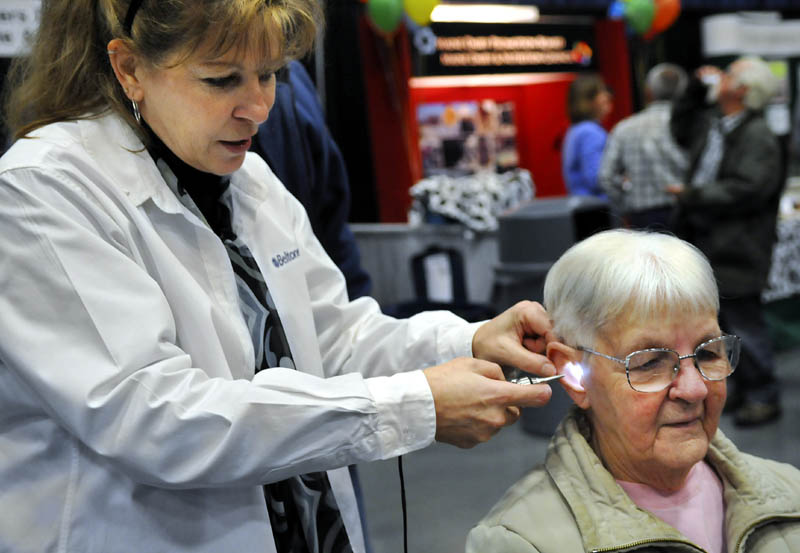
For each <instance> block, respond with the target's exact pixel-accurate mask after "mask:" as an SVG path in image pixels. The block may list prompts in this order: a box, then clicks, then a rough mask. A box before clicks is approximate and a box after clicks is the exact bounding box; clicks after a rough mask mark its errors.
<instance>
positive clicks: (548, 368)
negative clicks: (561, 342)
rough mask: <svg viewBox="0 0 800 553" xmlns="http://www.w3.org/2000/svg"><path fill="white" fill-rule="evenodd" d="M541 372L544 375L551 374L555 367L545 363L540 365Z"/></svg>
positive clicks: (554, 372) (554, 371) (553, 372)
mask: <svg viewBox="0 0 800 553" xmlns="http://www.w3.org/2000/svg"><path fill="white" fill-rule="evenodd" d="M542 372H543V373H544V376H553V375H554V374H556V368H555V367H554V366H553V365H552V364H551V363H545V364H544V365H542Z"/></svg>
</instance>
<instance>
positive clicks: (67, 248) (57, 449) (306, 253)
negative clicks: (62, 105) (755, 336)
mask: <svg viewBox="0 0 800 553" xmlns="http://www.w3.org/2000/svg"><path fill="white" fill-rule="evenodd" d="M34 135H35V136H36V137H37V138H34V139H25V140H21V141H18V142H17V143H16V144H15V145H14V146H13V147H12V148H11V149H10V150H9V152H8V153H7V154H6V155H5V156H4V157H3V158H2V160H0V313H1V314H2V321H3V324H2V332H0V513H2V514H0V551H13V552H14V553H27V552H31V553H46V552H53V551H59V552H67V551H70V552H72V551H75V552H81V553H95V552H97V553H116V552H136V553H140V552H165V553H166V552H169V553H179V552H183V551H186V552H192V553H201V552H215V553H221V552H235V553H247V552H256V551H257V552H264V551H274V543H273V540H272V537H271V530H270V526H269V520H268V517H267V513H266V508H265V503H264V498H263V495H262V491H261V487H260V485H261V484H262V483H265V482H272V481H277V480H281V479H284V478H286V477H288V476H291V475H295V474H300V473H304V472H310V471H317V470H328V474H329V478H330V480H331V483H332V486H333V488H334V493H335V496H336V499H337V502H338V503H339V505H340V506H341V508H342V512H343V516H344V519H345V524H346V527H347V530H348V533H349V535H350V536H351V540H352V541H353V543H354V545H355V550H356V551H361V550H363V537H362V534H361V528H360V525H359V522H358V514H357V511H356V507H355V499H354V494H353V490H352V485H351V483H350V480H349V476H348V474H347V470H346V468H339V467H345V466H346V465H348V464H351V463H356V462H361V461H369V460H374V459H383V458H388V457H392V456H397V455H400V454H403V453H406V452H409V451H412V450H415V449H418V448H421V447H424V446H426V445H428V444H429V443H431V442H432V440H433V437H434V433H435V413H434V409H433V400H432V397H431V393H430V388H429V387H428V385H427V381H426V380H425V377H424V375H423V374H422V373H421V372H420V371H419V370H417V369H420V368H423V367H426V366H430V365H434V364H438V363H441V362H443V361H445V360H447V359H450V358H453V357H456V356H465V355H466V356H468V355H471V342H472V336H473V333H474V330H475V325H469V324H467V323H465V322H464V321H462V320H461V319H458V318H456V317H455V316H453V315H450V314H446V313H443V312H439V313H429V314H423V315H420V316H417V317H414V318H412V319H410V320H408V321H397V320H394V319H391V318H389V317H385V316H383V315H382V314H381V313H380V311H379V309H378V306H377V305H376V303H375V302H374V301H373V300H371V299H368V298H362V299H359V300H356V301H353V302H348V299H347V294H346V290H345V284H344V279H343V277H342V275H341V273H340V272H339V271H338V269H337V268H336V267H335V265H334V264H333V263H332V262H331V261H330V259H329V258H328V257H327V255H326V254H325V253H324V251H323V249H322V248H321V246H320V245H319V243H318V242H317V240H316V238H315V237H314V236H313V234H312V232H311V227H310V225H309V222H308V219H307V217H306V215H305V212H304V211H303V208H302V207H301V206H300V204H299V203H298V202H297V201H296V200H295V199H294V198H293V197H292V196H291V195H290V194H289V193H288V192H287V191H286V190H285V189H284V188H283V186H282V185H281V184H280V182H279V181H278V180H277V179H276V178H275V176H274V175H273V174H272V172H271V171H270V170H269V168H268V167H267V166H266V164H265V163H264V162H263V161H262V160H261V159H260V158H258V157H257V156H255V155H250V154H248V156H247V159H246V161H245V163H244V165H243V167H242V168H241V169H240V170H239V171H237V172H236V173H234V174H233V176H232V180H231V190H232V194H233V202H234V214H235V216H234V217H235V218H234V221H233V224H234V230H235V232H236V233H237V234H238V235H239V236H241V237H242V238H243V239H244V240H245V242H246V243H247V244H248V245H249V246H250V248H251V250H252V252H253V254H254V256H255V258H256V260H257V262H258V264H259V267H260V268H261V270H262V273H263V275H264V278H265V280H266V282H267V285H268V287H269V289H270V292H271V294H272V296H273V298H274V300H275V303H276V305H277V308H278V310H279V312H280V314H281V319H282V321H283V324H284V326H285V329H286V334H287V336H288V340H289V344H290V347H291V350H292V353H293V355H294V359H295V363H296V365H297V367H298V370H296V371H295V370H288V369H281V368H276V369H270V370H267V371H262V372H260V373H259V374H257V375H255V376H254V374H253V366H254V353H253V344H252V342H251V339H250V337H249V334H248V332H247V329H246V327H245V323H244V319H243V317H242V314H241V312H240V307H239V302H238V294H237V291H236V286H235V281H234V277H233V272H232V269H231V266H230V262H229V260H228V256H227V254H226V252H225V249H224V247H223V246H222V244H221V243H220V241H219V240H218V239H217V237H216V236H215V235H214V234H213V232H212V231H211V230H210V229H209V228H208V227H207V226H206V225H205V224H204V223H203V222H202V221H201V220H200V219H199V218H198V217H196V216H195V215H194V214H193V213H192V212H191V211H189V210H187V209H186V208H185V207H184V206H183V204H182V203H181V202H180V201H179V200H178V198H177V197H176V196H175V195H174V194H173V192H172V190H171V188H170V187H169V186H168V184H167V183H166V182H165V180H164V178H163V177H162V176H161V173H160V172H159V170H158V168H157V167H156V165H155V164H154V163H153V161H152V159H151V158H150V157H149V155H148V153H147V152H146V151H145V150H143V148H142V145H141V143H140V141H139V140H138V139H137V138H136V136H135V135H134V133H133V132H132V131H131V129H130V128H129V127H128V126H127V125H126V124H125V123H124V122H122V121H121V120H120V119H118V118H117V117H115V116H113V115H107V116H103V117H100V118H96V119H86V120H81V121H77V122H69V123H58V124H54V125H49V126H47V127H44V128H42V129H40V130H38V131H37V132H35V133H34ZM409 371H410V372H409ZM396 373H400V374H396ZM392 375H393V376H392ZM332 469H336V470H332Z"/></svg>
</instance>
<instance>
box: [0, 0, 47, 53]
mask: <svg viewBox="0 0 800 553" xmlns="http://www.w3.org/2000/svg"><path fill="white" fill-rule="evenodd" d="M41 9H42V2H41V0H0V57H2V58H13V57H15V56H20V55H24V54H26V53H28V51H29V49H30V46H29V44H30V39H31V37H32V36H33V34H34V33H35V32H36V29H37V28H38V26H39V15H40V12H41Z"/></svg>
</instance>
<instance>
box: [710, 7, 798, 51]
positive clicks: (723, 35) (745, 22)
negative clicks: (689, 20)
mask: <svg viewBox="0 0 800 553" xmlns="http://www.w3.org/2000/svg"><path fill="white" fill-rule="evenodd" d="M702 34H703V54H704V55H705V57H707V58H710V57H714V56H726V55H735V56H739V55H744V54H751V55H756V56H766V57H792V56H797V55H799V54H800V40H798V37H800V20H797V19H787V20H782V19H781V18H780V14H774V13H770V12H767V13H761V14H758V13H750V14H746V15H740V14H721V15H712V16H709V17H706V18H704V19H703V23H702Z"/></svg>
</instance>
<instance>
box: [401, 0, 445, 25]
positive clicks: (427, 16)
mask: <svg viewBox="0 0 800 553" xmlns="http://www.w3.org/2000/svg"><path fill="white" fill-rule="evenodd" d="M438 3H439V0H403V7H404V8H405V9H406V13H407V14H408V17H410V18H411V20H412V21H414V23H416V24H418V25H423V26H425V25H427V24H428V23H430V22H431V12H432V11H433V8H435V7H436V5H437V4H438Z"/></svg>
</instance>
